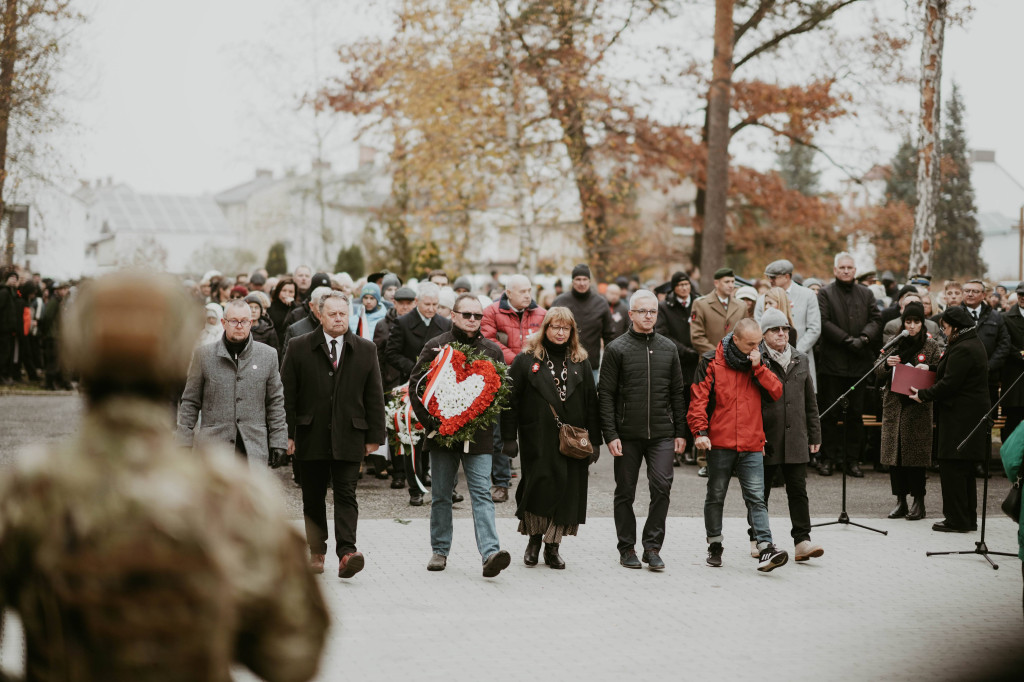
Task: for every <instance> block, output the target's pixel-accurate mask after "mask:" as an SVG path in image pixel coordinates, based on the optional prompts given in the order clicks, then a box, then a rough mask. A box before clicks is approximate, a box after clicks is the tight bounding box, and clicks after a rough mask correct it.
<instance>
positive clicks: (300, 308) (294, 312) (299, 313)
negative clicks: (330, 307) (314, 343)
mask: <svg viewBox="0 0 1024 682" xmlns="http://www.w3.org/2000/svg"><path fill="white" fill-rule="evenodd" d="M307 317H310V318H312V317H313V313H311V312H309V301H306V302H305V303H303V304H302V305H297V306H294V307H293V308H292V309H291V310H289V311H288V314H287V315H285V318H284V328H285V329H287V328H288V327H290V326H292V325H293V324H295V323H296V322H298V321H299V320H304V319H306V318H307ZM313 319H314V321H315V319H316V318H313Z"/></svg>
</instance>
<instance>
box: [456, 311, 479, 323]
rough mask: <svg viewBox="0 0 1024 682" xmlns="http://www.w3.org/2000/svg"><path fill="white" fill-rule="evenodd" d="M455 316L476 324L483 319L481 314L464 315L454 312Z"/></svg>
mask: <svg viewBox="0 0 1024 682" xmlns="http://www.w3.org/2000/svg"><path fill="white" fill-rule="evenodd" d="M455 314H456V315H462V319H464V320H476V321H477V322H479V321H480V320H482V319H484V314H483V313H464V312H461V311H459V310H456V311H455Z"/></svg>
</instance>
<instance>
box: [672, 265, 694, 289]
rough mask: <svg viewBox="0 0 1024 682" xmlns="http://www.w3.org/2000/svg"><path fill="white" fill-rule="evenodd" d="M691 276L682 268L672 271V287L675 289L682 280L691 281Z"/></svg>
mask: <svg viewBox="0 0 1024 682" xmlns="http://www.w3.org/2000/svg"><path fill="white" fill-rule="evenodd" d="M689 281H690V276H689V275H687V274H686V273H685V272H683V271H682V270H679V271H677V272H674V273H672V288H673V289H675V288H676V286H678V285H679V283H680V282H689Z"/></svg>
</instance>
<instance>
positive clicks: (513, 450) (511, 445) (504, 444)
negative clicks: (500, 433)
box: [501, 439, 519, 459]
mask: <svg viewBox="0 0 1024 682" xmlns="http://www.w3.org/2000/svg"><path fill="white" fill-rule="evenodd" d="M501 454H503V455H505V456H506V457H508V458H510V459H515V457H516V455H518V454H519V443H517V442H516V441H514V440H512V439H507V440H503V441H501Z"/></svg>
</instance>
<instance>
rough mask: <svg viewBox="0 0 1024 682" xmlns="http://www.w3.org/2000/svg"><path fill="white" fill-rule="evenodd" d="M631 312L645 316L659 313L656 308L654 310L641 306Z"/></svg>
mask: <svg viewBox="0 0 1024 682" xmlns="http://www.w3.org/2000/svg"><path fill="white" fill-rule="evenodd" d="M629 312H631V313H636V314H637V315H643V316H644V317H650V316H651V315H657V314H658V309H657V308H654V309H653V310H643V309H640V308H636V309H633V310H630V311H629Z"/></svg>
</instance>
